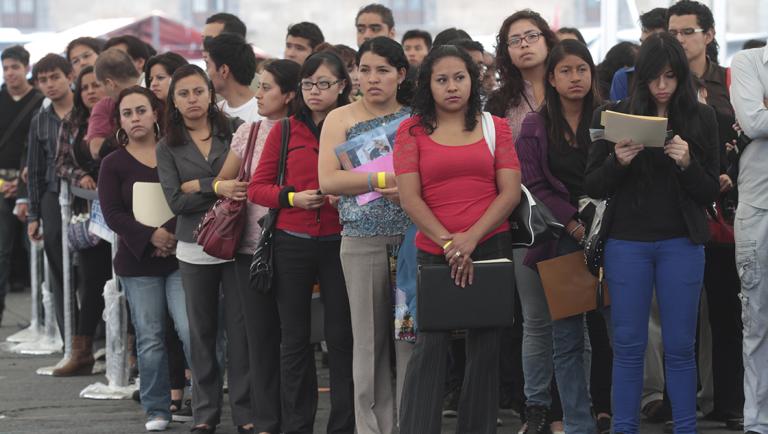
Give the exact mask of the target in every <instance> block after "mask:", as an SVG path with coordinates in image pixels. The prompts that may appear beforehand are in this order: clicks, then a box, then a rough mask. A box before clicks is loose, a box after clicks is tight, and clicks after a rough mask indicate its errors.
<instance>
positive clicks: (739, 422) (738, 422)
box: [725, 417, 744, 431]
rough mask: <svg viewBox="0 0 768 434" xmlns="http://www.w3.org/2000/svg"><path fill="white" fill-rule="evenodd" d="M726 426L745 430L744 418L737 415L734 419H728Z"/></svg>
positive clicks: (730, 428) (734, 429)
mask: <svg viewBox="0 0 768 434" xmlns="http://www.w3.org/2000/svg"><path fill="white" fill-rule="evenodd" d="M725 428H726V429H728V430H729V431H744V418H743V417H735V418H732V419H726V421H725Z"/></svg>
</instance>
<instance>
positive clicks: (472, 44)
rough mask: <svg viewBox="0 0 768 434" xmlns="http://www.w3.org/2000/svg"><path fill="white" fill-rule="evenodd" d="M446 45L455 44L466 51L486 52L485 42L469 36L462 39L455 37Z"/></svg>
mask: <svg viewBox="0 0 768 434" xmlns="http://www.w3.org/2000/svg"><path fill="white" fill-rule="evenodd" d="M446 45H455V46H457V47H459V48H461V49H462V50H464V51H466V52H470V51H479V52H481V53H485V49H484V48H483V44H481V43H480V42H477V41H473V40H471V39H467V38H461V39H454V40H453V41H450V42H449V43H448V44H446Z"/></svg>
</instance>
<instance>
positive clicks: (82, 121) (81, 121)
mask: <svg viewBox="0 0 768 434" xmlns="http://www.w3.org/2000/svg"><path fill="white" fill-rule="evenodd" d="M88 74H96V73H95V72H94V70H93V66H92V65H88V66H86V67H84V68H83V69H81V70H80V74H78V76H77V80H75V92H74V103H73V105H72V111H71V112H70V113H69V121H70V122H71V123H72V125H73V126H76V127H77V128H82V127H85V126H87V125H88V118H90V117H91V111H90V110H89V109H88V107H86V106H85V102H84V101H83V77H85V76H86V75H88Z"/></svg>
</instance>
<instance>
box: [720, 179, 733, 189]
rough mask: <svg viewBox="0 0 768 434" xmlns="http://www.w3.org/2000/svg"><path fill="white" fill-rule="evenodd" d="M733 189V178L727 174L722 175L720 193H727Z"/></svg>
mask: <svg viewBox="0 0 768 434" xmlns="http://www.w3.org/2000/svg"><path fill="white" fill-rule="evenodd" d="M732 188H733V181H732V180H731V177H730V176H728V175H726V174H722V175H720V193H725V192H726V191H729V190H730V189H732Z"/></svg>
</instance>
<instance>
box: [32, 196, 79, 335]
mask: <svg viewBox="0 0 768 434" xmlns="http://www.w3.org/2000/svg"><path fill="white" fill-rule="evenodd" d="M40 217H41V220H42V222H43V226H44V228H43V250H45V257H46V259H47V260H48V265H49V269H50V275H49V278H48V280H49V282H48V288H49V289H50V291H51V293H52V294H53V306H54V309H55V311H56V322H57V323H58V324H59V333H60V334H61V340H62V341H63V340H64V286H63V285H64V283H63V282H64V260H63V258H62V248H61V207H60V206H59V195H58V193H54V192H50V191H46V192H45V193H43V197H42V198H41V199H40ZM72 313H73V314H75V315H77V306H76V305H75V304H74V303H73V310H72Z"/></svg>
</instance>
